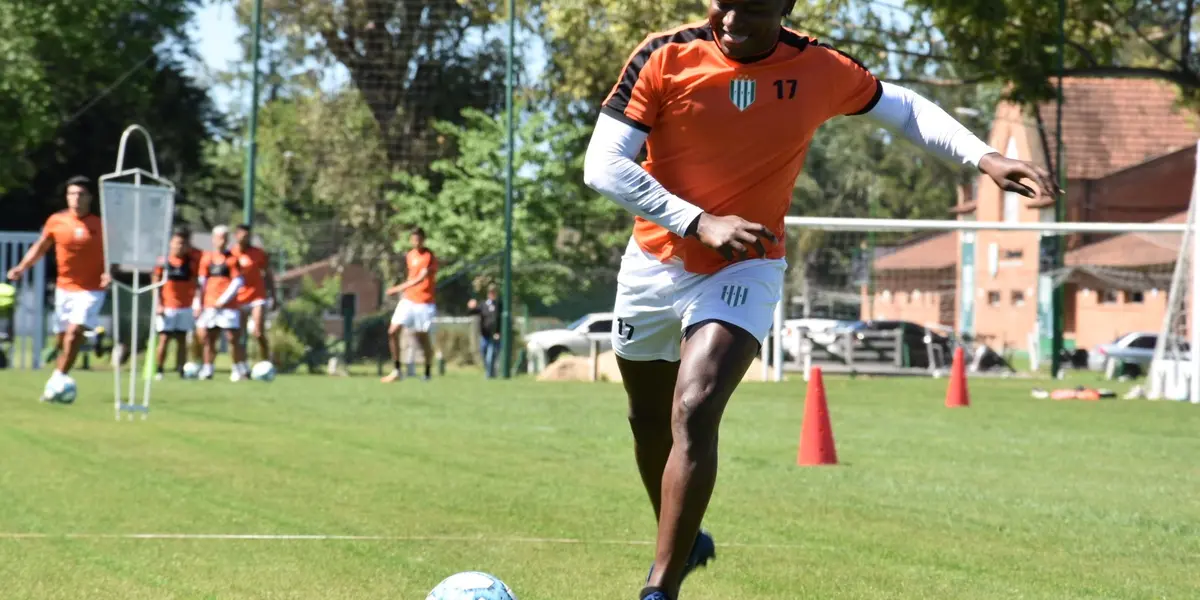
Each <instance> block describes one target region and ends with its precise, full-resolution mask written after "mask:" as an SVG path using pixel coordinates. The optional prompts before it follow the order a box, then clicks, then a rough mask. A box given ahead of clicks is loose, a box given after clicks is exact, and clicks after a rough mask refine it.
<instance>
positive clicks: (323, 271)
mask: <svg viewBox="0 0 1200 600" xmlns="http://www.w3.org/2000/svg"><path fill="white" fill-rule="evenodd" d="M338 275H340V276H341V277H342V282H341V283H342V295H341V303H340V304H339V307H340V306H344V305H345V303H351V304H352V305H353V306H354V314H356V315H358V316H359V317H362V316H365V315H370V314H374V313H375V312H377V311H378V310H379V309H380V306H381V303H380V302H381V300H382V298H383V284H382V282H381V281H380V280H379V277H377V276H376V275H375V274H374V273H372V272H371V271H369V270H368V269H366V268H364V267H362V266H360V265H356V264H348V265H342V264H338V262H337V260H336V259H335V258H327V259H325V260H322V261H318V262H315V263H312V264H309V265H305V266H303V267H297V268H295V269H290V270H288V271H286V272H284V273H281V274H280V275H279V276H278V277H277V278H276V279H277V284H278V286H279V288H280V295H281V296H282V298H288V297H291V296H293V295H294V294H295V290H297V289H299V286H300V285H301V284H302V283H303V281H304V278H305V277H308V278H311V279H312V281H313V283H316V284H318V285H320V284H321V283H322V282H324V281H325V280H326V279H328V278H330V277H334V276H338ZM282 298H281V299H282ZM342 327H343V323H342V314H341V312H340V310H339V309H337V308H335V310H332V311H329V312H328V313H326V314H325V331H326V333H328V334H329V335H331V336H339V335H341V334H342Z"/></svg>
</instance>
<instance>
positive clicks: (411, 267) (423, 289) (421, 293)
mask: <svg viewBox="0 0 1200 600" xmlns="http://www.w3.org/2000/svg"><path fill="white" fill-rule="evenodd" d="M408 240H409V243H410V244H412V250H409V251H408V254H407V255H405V257H404V258H405V263H406V265H407V266H408V278H407V279H406V280H405V281H404V283H401V284H399V285H394V286H392V287H390V288H388V289H387V291H386V292H384V293H385V294H386V295H388V296H394V295H396V294H403V296H402V297H401V298H400V303H399V304H397V305H396V312H394V313H392V323H391V325H390V326H388V348H389V349H390V350H391V351H392V365H393V368H392V372H391V373H388V374H387V375H386V376H384V378H383V382H384V383H390V382H393V381H396V380H397V379H400V335H401V334H402V333H403V332H404V329H405V328H407V329H408V330H409V331H412V333H413V337H414V338H416V341H417V343H418V344H421V350H422V351H423V352H424V354H425V379H426V380H428V379H429V378H430V377H432V376H433V342H432V340H430V338H429V336H431V335H432V334H433V319H434V318H435V317H437V304H435V303H434V297H433V294H434V290H435V289H436V288H437V270H438V263H437V257H436V256H434V254H433V251H432V250H430V249H429V248H426V247H425V230H424V229H421V228H420V227H417V228H415V229H413V230H412V233H411V234H409V236H408ZM409 356H410V358H409V362H408V376H409V377H413V376H415V375H416V368H415V366H414V365H413V363H412V359H411V356H412V355H411V354H410V355H409Z"/></svg>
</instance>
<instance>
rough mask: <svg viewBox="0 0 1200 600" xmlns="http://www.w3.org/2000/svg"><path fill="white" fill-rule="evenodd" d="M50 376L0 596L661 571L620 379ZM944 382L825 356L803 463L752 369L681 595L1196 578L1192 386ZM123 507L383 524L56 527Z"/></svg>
mask: <svg viewBox="0 0 1200 600" xmlns="http://www.w3.org/2000/svg"><path fill="white" fill-rule="evenodd" d="M46 375H47V373H46V372H41V373H21V372H17V371H4V372H0V413H2V414H3V419H2V420H0V532H3V533H4V534H5V535H4V536H3V537H0V557H2V558H0V582H2V585H3V593H2V594H0V595H2V596H3V597H4V598H9V599H20V598H31V599H33V598H36V599H38V600H49V599H55V598H63V599H67V598H70V599H77V598H89V599H99V598H113V599H121V600H129V599H135V598H146V599H155V600H161V599H172V598H189V599H191V598H195V599H208V598H220V599H226V598H271V599H276V598H314V599H351V598H353V599H356V600H357V599H381V600H382V599H402V598H413V599H420V598H423V597H424V595H425V593H426V592H427V591H428V590H429V589H430V588H432V587H433V586H434V584H436V583H437V582H438V581H439V580H440V579H441V578H443V577H445V576H447V575H449V574H451V573H454V572H457V571H462V570H470V569H482V570H487V571H491V572H493V573H495V574H497V575H499V576H500V577H502V578H503V579H504V580H505V581H507V582H508V583H509V584H510V585H511V586H513V588H514V590H515V591H516V592H517V594H518V596H519V597H520V598H521V600H570V599H580V600H582V599H589V600H590V599H613V600H620V599H632V598H634V596H635V592H636V590H637V588H638V586H639V583H640V582H641V580H642V578H643V577H644V576H645V572H646V568H647V566H648V563H649V560H650V556H651V548H650V547H649V546H646V545H644V543H645V542H648V541H649V540H651V539H652V537H653V532H652V527H653V525H652V518H651V512H650V510H649V508H648V504H647V502H646V500H645V499H644V495H643V492H642V490H641V489H640V484H639V483H638V478H637V474H636V471H635V468H634V464H633V460H632V453H631V449H630V436H629V434H628V432H627V426H626V422H625V409H624V398H623V393H622V391H621V388H620V386H617V385H611V384H583V383H562V384H549V383H535V382H531V381H529V380H527V379H526V380H518V381H513V382H490V383H485V382H483V381H482V380H480V379H479V378H477V377H476V376H475V375H473V374H466V373H456V374H453V375H451V376H449V377H447V378H444V379H439V380H435V381H433V382H431V383H427V384H422V383H418V382H405V383H401V384H398V385H394V386H390V387H385V386H382V385H380V384H378V383H377V382H376V380H375V379H374V378H371V377H355V378H349V379H335V378H326V377H316V376H292V377H282V378H280V379H279V380H277V381H276V382H275V383H273V384H270V385H266V384H259V383H255V382H246V383H241V384H231V383H229V382H228V381H223V380H221V381H212V382H179V381H167V382H164V383H161V384H156V388H155V397H154V401H153V407H152V408H153V412H152V415H151V418H150V420H149V421H146V422H133V423H130V422H121V423H117V422H114V420H113V412H112V399H111V395H110V394H111V392H110V390H111V385H112V384H111V379H110V377H109V375H107V374H105V373H79V374H78V375H77V380H78V381H79V386H80V391H81V393H80V398H79V400H78V401H77V402H76V404H75V405H73V406H49V405H43V404H39V403H38V402H36V400H35V398H36V397H37V395H38V393H39V391H40V389H41V384H42V381H43V379H44V377H45V376H46ZM945 383H946V382H945V380H927V379H904V380H887V379H874V380H871V379H858V380H854V381H851V380H846V379H835V378H827V384H828V392H829V399H830V404H831V411H832V415H833V423H834V431H835V434H836V437H837V443H838V453H839V457H840V459H841V461H842V464H841V465H840V466H836V467H823V468H800V467H797V466H795V456H796V442H797V436H798V433H799V431H800V421H801V415H802V414H803V391H804V390H803V387H802V384H800V383H786V384H782V385H771V384H747V385H745V386H743V388H742V389H741V391H739V392H738V394H737V396H736V397H735V398H734V401H733V402H732V404H731V406H730V409H729V411H728V413H727V417H726V422H725V426H724V429H723V435H722V455H721V461H722V464H721V469H722V470H721V475H720V478H719V482H718V488H717V493H716V496H715V498H714V500H713V502H712V505H711V508H710V511H709V516H708V518H707V520H706V525H707V527H708V528H710V529H711V530H712V531H713V533H714V535H715V536H716V538H717V542H718V552H719V558H718V560H717V562H716V563H714V564H713V565H711V566H710V568H709V569H707V570H705V571H701V572H699V573H697V574H696V575H694V576H693V578H692V579H690V580H689V581H688V584H687V586H686V587H685V588H684V598H685V599H697V600H700V599H707V600H722V599H728V600H731V599H746V600H751V599H753V600H759V599H779V600H797V599H802V598H839V599H841V598H881V599H882V598H888V599H892V598H914V599H931V598H954V599H967V598H969V599H988V598H997V599H1000V598H1003V599H1013V598H1028V599H1032V598H1045V599H1055V600H1061V599H1067V598H1120V599H1138V598H1194V597H1195V594H1196V590H1197V589H1200V571H1197V570H1196V568H1195V557H1196V556H1198V555H1200V467H1198V466H1197V465H1198V464H1200V463H1198V459H1200V442H1198V440H1200V408H1197V407H1195V406H1191V405H1183V404H1178V403H1163V402H1160V403H1154V402H1145V401H1123V400H1114V401H1106V402H1099V403H1085V402H1054V401H1049V400H1033V399H1030V397H1029V389H1030V387H1031V386H1033V385H1037V384H1038V382H1031V381H1017V380H996V381H993V380H987V381H985V380H976V381H974V382H973V383H972V386H973V387H972V390H971V391H972V401H973V406H972V407H971V408H969V409H962V410H948V409H945V408H943V407H942V400H943V394H944V389H945V387H944V386H945ZM1042 384H1043V385H1045V382H1042ZM21 533H31V534H39V535H42V536H43V537H37V538H23V539H21V538H16V537H15V536H13V535H12V534H21ZM132 533H182V534H188V533H191V534H336V535H365V536H384V537H387V538H389V539H375V540H361V541H331V540H291V541H284V540H211V539H207V540H206V539H165V540H164V539H153V540H147V539H119V538H111V537H74V538H73V537H68V536H67V535H66V534H90V535H94V536H100V535H102V534H132ZM528 538H552V539H569V540H576V541H577V542H576V543H564V542H557V541H547V540H541V541H537V540H530V539H528Z"/></svg>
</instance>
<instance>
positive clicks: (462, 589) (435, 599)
mask: <svg viewBox="0 0 1200 600" xmlns="http://www.w3.org/2000/svg"><path fill="white" fill-rule="evenodd" d="M425 600H517V597H516V596H515V595H514V594H513V593H512V590H510V589H508V586H507V585H505V584H504V582H503V581H500V580H499V579H496V578H495V577H493V576H492V575H489V574H487V573H481V572H479V571H467V572H465V573H455V574H454V575H451V576H449V577H447V578H446V579H444V580H443V581H442V582H441V583H439V584H438V585H437V587H435V588H433V591H431V592H429V595H428V596H426V597H425Z"/></svg>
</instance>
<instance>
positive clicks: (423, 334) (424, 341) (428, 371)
mask: <svg viewBox="0 0 1200 600" xmlns="http://www.w3.org/2000/svg"><path fill="white" fill-rule="evenodd" d="M413 337H415V338H416V341H417V343H418V344H420V345H421V353H422V354H424V355H425V380H426V381H428V380H430V379H432V378H433V340H431V339H430V335H429V332H428V331H414V332H413ZM410 375H412V373H410Z"/></svg>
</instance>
